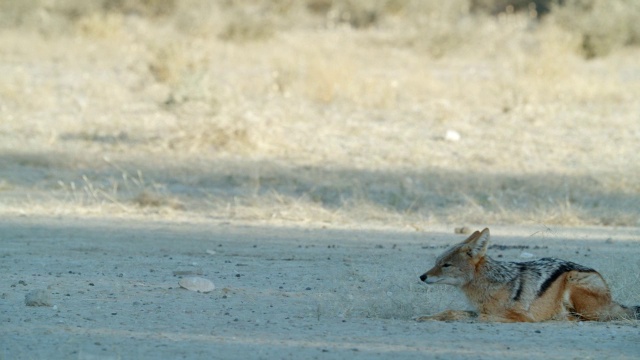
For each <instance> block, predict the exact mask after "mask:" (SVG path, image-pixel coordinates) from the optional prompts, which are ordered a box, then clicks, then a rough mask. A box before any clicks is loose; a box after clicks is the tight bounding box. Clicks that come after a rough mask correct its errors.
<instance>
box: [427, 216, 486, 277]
mask: <svg viewBox="0 0 640 360" xmlns="http://www.w3.org/2000/svg"><path fill="white" fill-rule="evenodd" d="M488 244H489V229H484V230H482V232H480V231H476V232H474V233H473V234H471V236H469V237H468V238H467V240H465V241H463V242H461V243H460V244H457V245H455V246H453V247H451V248H450V249H448V250H447V251H445V252H444V253H443V254H442V255H440V256H438V258H437V259H436V265H435V266H434V267H432V268H431V269H430V270H429V271H427V272H426V273H424V274H422V275H421V276H420V280H422V281H424V282H426V283H427V284H447V285H456V286H463V285H465V284H467V283H468V282H469V281H471V280H473V277H474V273H475V269H476V266H477V265H478V264H479V263H480V262H481V261H482V260H483V259H484V254H485V252H486V251H487V245H488Z"/></svg>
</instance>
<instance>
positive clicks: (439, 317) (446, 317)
mask: <svg viewBox="0 0 640 360" xmlns="http://www.w3.org/2000/svg"><path fill="white" fill-rule="evenodd" d="M477 317H478V314H477V313H476V312H474V311H466V310H447V311H443V312H441V313H438V314H435V315H429V316H420V317H418V318H416V321H460V320H467V319H474V318H477Z"/></svg>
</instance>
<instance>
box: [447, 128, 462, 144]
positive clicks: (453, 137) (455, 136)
mask: <svg viewBox="0 0 640 360" xmlns="http://www.w3.org/2000/svg"><path fill="white" fill-rule="evenodd" d="M461 138H462V136H460V133H459V132H457V131H455V130H447V132H446V133H445V134H444V139H445V140H447V141H453V142H455V141H460V139H461Z"/></svg>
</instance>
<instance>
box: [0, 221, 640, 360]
mask: <svg viewBox="0 0 640 360" xmlns="http://www.w3.org/2000/svg"><path fill="white" fill-rule="evenodd" d="M0 229H2V230H1V231H0V259H1V260H0V270H1V271H2V273H3V274H4V276H2V278H1V279H0V298H1V299H0V324H2V325H1V326H0V358H1V359H44V358H47V359H75V358H77V359H134V358H135V359H144V358H148V359H157V358H166V359H170V358H172V359H175V358H190V359H196V358H202V359H211V358H222V359H227V358H242V359H249V358H255V359H280V358H285V359H286V358H318V359H338V358H347V357H348V358H362V359H373V358H391V357H393V358H396V359H400V358H443V359H445V358H446V359H453V358H473V359H478V358H511V359H517V358H528V359H530V358H539V359H554V358H557V359H560V358H562V359H569V358H580V359H589V358H594V359H596V358H618V359H636V358H637V357H638V356H639V355H640V330H639V328H638V323H635V322H614V323H559V322H550V323H540V324H481V323H436V322H434V323H416V322H414V321H413V320H412V317H414V316H417V315H422V314H428V313H432V312H435V311H439V310H442V309H444V308H453V307H458V308H459V307H464V306H465V303H464V302H463V301H461V300H460V296H461V295H460V294H459V293H457V292H456V291H455V290H451V289H448V288H443V287H426V286H424V285H423V284H421V283H420V282H419V281H418V280H417V277H416V275H417V274H419V273H420V272H421V271H423V270H424V269H426V268H427V267H428V266H429V265H430V263H431V262H432V261H433V259H434V257H435V255H437V254H438V253H439V252H440V251H442V248H443V246H446V245H447V244H448V243H451V242H453V241H456V240H459V239H460V235H454V234H453V233H452V231H451V229H446V228H444V227H442V228H436V229H428V230H426V231H424V232H417V231H415V230H409V229H355V228H352V229H327V228H322V227H321V226H311V227H308V228H300V227H297V228H296V227H285V226H272V225H267V224H262V225H259V224H240V223H228V222H220V221H211V222H210V223H204V222H193V223H189V222H180V223H178V222H163V221H149V220H138V221H135V220H122V219H97V218H96V219H69V218H37V217H8V218H4V219H2V220H0ZM492 230H493V233H494V237H493V242H494V244H498V245H503V246H500V247H494V248H493V249H491V250H490V253H491V255H493V256H496V257H502V258H504V259H518V258H520V257H522V256H529V255H527V254H526V253H528V254H531V255H533V256H535V257H538V256H549V255H554V256H558V257H564V258H567V259H571V260H574V261H580V262H582V263H584V264H586V265H589V266H594V267H596V268H597V269H599V270H601V272H602V273H603V274H604V275H605V278H607V281H609V283H610V284H611V287H612V291H613V292H614V296H615V297H616V298H617V299H619V300H620V301H621V302H623V303H631V302H634V304H635V302H640V301H639V297H638V294H639V291H638V289H639V285H638V273H639V271H638V268H639V266H640V264H639V262H638V260H637V258H638V257H637V256H638V246H637V240H638V238H639V236H638V235H639V234H640V231H639V230H638V229H636V228H624V229H618V230H616V229H610V228H590V229H548V228H547V229H540V228H515V227H502V228H495V229H492ZM188 275H193V276H200V277H204V278H207V279H209V280H211V281H213V282H214V283H215V285H216V289H215V290H214V291H213V292H210V293H206V294H205V293H197V292H192V291H188V290H185V289H182V288H180V287H179V286H178V281H179V280H180V278H181V277H182V276H188ZM37 289H44V290H46V292H47V294H49V296H50V301H49V302H50V306H26V305H25V295H26V294H27V293H29V292H31V291H33V290H37Z"/></svg>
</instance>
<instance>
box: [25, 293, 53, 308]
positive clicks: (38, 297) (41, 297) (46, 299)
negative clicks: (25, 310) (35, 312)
mask: <svg viewBox="0 0 640 360" xmlns="http://www.w3.org/2000/svg"><path fill="white" fill-rule="evenodd" d="M24 303H25V304H26V305H27V306H51V296H50V295H49V293H48V292H47V291H46V290H33V291H31V292H29V293H28V294H27V295H26V296H25V297H24Z"/></svg>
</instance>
